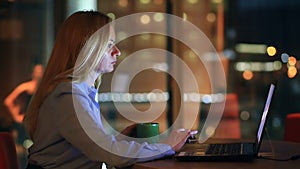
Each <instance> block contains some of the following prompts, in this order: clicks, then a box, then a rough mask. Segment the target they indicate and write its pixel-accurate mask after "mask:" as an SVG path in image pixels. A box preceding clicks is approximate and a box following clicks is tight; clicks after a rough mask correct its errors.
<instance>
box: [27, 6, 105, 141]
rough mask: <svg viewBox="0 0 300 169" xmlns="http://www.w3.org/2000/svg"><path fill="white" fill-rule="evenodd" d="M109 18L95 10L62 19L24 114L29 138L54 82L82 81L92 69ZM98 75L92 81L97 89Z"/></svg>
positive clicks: (101, 51)
mask: <svg viewBox="0 0 300 169" xmlns="http://www.w3.org/2000/svg"><path fill="white" fill-rule="evenodd" d="M110 21H111V20H110V18H109V17H107V16H106V15H104V14H102V13H99V12H96V11H79V12H76V13H74V14H72V15H71V16H70V17H69V18H67V19H66V20H65V22H64V23H63V25H62V27H61V29H60V31H59V32H58V35H57V39H56V41H55V44H54V48H53V51H52V54H51V57H50V59H49V61H48V64H47V67H46V69H45V72H44V75H43V78H42V80H41V83H40V85H39V88H38V89H37V91H36V93H35V95H34V97H33V99H32V101H31V103H30V105H29V108H28V111H27V113H26V116H25V121H24V123H25V127H26V129H27V131H28V133H29V135H30V136H31V137H33V134H34V132H35V130H36V127H37V119H38V115H39V109H40V107H41V105H42V104H43V102H44V100H45V98H46V97H47V96H48V95H49V94H50V93H51V92H52V91H53V90H54V88H55V87H56V86H57V84H59V83H61V82H67V81H75V82H82V81H84V80H86V78H87V76H88V74H89V72H91V71H92V70H93V69H95V68H96V66H97V65H98V64H99V63H100V61H101V58H102V56H103V54H104V52H105V50H106V48H107V44H108V41H109V35H110V28H109V26H107V25H108V23H110ZM100 82H101V75H100V76H99V77H98V79H97V80H96V82H95V83H96V84H95V86H96V88H99V85H100Z"/></svg>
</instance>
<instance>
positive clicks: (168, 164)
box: [133, 141, 300, 169]
mask: <svg viewBox="0 0 300 169" xmlns="http://www.w3.org/2000/svg"><path fill="white" fill-rule="evenodd" d="M260 150H261V151H260V152H261V153H262V154H261V155H264V156H265V155H266V154H269V155H272V157H271V158H279V159H285V158H289V157H291V156H292V155H296V154H298V155H299V154H300V143H292V142H282V141H264V142H263V143H262V145H261V149H260ZM299 166H300V159H298V160H295V161H274V160H266V159H257V160H255V161H253V162H180V161H176V160H175V159H161V160H155V161H151V162H146V163H137V164H135V165H134V166H133V169H199V168H205V169H219V168H220V169H227V168H228V169H233V168H234V169H260V168H263V169H269V168H271V169H296V168H299Z"/></svg>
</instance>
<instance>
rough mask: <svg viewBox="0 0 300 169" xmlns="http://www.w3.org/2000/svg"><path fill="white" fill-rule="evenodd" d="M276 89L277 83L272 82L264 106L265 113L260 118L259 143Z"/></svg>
mask: <svg viewBox="0 0 300 169" xmlns="http://www.w3.org/2000/svg"><path fill="white" fill-rule="evenodd" d="M274 89H275V85H274V84H271V86H270V89H269V93H268V97H267V100H266V103H265V107H264V110H263V114H262V116H261V119H260V123H259V127H258V131H257V142H258V143H260V142H261V138H262V135H263V132H264V127H265V123H266V118H267V115H268V112H269V107H270V104H271V100H272V96H273V93H274Z"/></svg>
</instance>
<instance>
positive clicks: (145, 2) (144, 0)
mask: <svg viewBox="0 0 300 169" xmlns="http://www.w3.org/2000/svg"><path fill="white" fill-rule="evenodd" d="M150 1H151V0H140V3H141V4H149V3H150Z"/></svg>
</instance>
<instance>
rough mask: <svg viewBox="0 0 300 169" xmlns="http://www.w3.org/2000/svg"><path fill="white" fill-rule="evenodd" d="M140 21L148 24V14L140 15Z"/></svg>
mask: <svg viewBox="0 0 300 169" xmlns="http://www.w3.org/2000/svg"><path fill="white" fill-rule="evenodd" d="M140 21H141V23H142V24H149V23H150V21H151V19H150V16H149V15H142V16H141V18H140Z"/></svg>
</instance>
